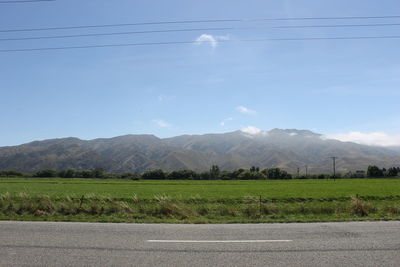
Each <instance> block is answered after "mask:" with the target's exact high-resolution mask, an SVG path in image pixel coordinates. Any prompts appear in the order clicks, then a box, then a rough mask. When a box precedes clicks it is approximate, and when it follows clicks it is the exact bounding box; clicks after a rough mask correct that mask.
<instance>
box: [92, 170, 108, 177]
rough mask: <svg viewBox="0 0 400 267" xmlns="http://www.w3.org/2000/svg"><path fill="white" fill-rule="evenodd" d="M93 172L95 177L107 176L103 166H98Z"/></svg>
mask: <svg viewBox="0 0 400 267" xmlns="http://www.w3.org/2000/svg"><path fill="white" fill-rule="evenodd" d="M92 173H93V177H94V178H104V177H105V176H106V175H105V173H104V170H103V169H102V168H96V169H94V170H93V171H92Z"/></svg>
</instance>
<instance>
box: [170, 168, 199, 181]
mask: <svg viewBox="0 0 400 267" xmlns="http://www.w3.org/2000/svg"><path fill="white" fill-rule="evenodd" d="M197 176H198V174H197V173H196V172H194V171H192V170H179V171H172V172H170V173H169V174H168V175H167V179H171V180H175V179H176V180H190V179H196V178H197Z"/></svg>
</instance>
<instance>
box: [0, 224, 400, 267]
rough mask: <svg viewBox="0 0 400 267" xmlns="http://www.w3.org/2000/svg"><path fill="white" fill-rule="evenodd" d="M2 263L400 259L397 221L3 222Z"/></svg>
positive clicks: (376, 262) (354, 262) (383, 262)
mask: <svg viewBox="0 0 400 267" xmlns="http://www.w3.org/2000/svg"><path fill="white" fill-rule="evenodd" d="M0 265H1V266H20V265H29V266H55V265H58V266H65V265H69V266H104V265H113V266H126V265H134V266H400V222H362V223H361V222H351V223H309V224H234V225H232V224H230V225H222V224H220V225H215V224H211V225H170V224H101V223H47V222H0Z"/></svg>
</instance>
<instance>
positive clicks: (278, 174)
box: [262, 168, 292, 179]
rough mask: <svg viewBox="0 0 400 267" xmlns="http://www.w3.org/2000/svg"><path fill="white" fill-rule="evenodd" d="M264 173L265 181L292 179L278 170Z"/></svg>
mask: <svg viewBox="0 0 400 267" xmlns="http://www.w3.org/2000/svg"><path fill="white" fill-rule="evenodd" d="M262 172H264V173H265V174H266V176H267V179H292V175H291V174H289V173H287V172H286V171H284V170H281V169H279V168H271V169H265V170H263V171H262Z"/></svg>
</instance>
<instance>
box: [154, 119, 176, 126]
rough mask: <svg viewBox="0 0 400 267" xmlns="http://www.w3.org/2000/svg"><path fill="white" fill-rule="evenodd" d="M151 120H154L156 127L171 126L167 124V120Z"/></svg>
mask: <svg viewBox="0 0 400 267" xmlns="http://www.w3.org/2000/svg"><path fill="white" fill-rule="evenodd" d="M153 122H154V123H155V124H156V125H157V126H158V127H161V128H169V127H171V126H172V125H171V124H169V123H168V122H165V121H163V120H153Z"/></svg>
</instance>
